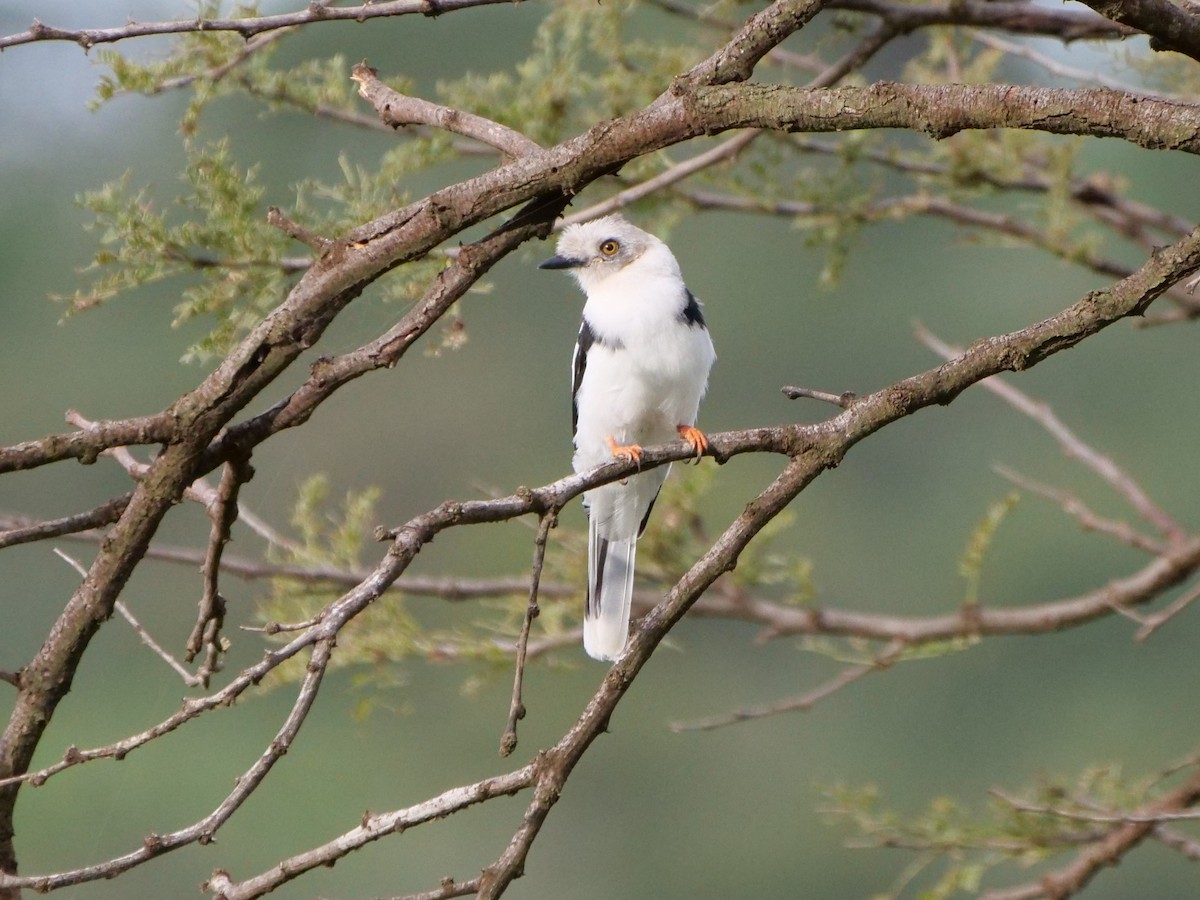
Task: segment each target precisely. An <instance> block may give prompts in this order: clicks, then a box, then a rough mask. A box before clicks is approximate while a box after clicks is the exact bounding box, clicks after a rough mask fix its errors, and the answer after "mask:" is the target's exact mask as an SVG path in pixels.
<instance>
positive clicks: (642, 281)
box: [538, 215, 717, 660]
mask: <svg viewBox="0 0 1200 900" xmlns="http://www.w3.org/2000/svg"><path fill="white" fill-rule="evenodd" d="M538 268H541V269H563V270H566V271H568V272H569V273H570V274H571V275H572V276H574V278H575V280H576V282H578V284H579V287H580V288H581V289H582V290H583V293H584V295H585V297H586V300H585V302H584V306H583V321H582V323H581V324H580V327H579V338H578V340H577V342H576V344H575V352H574V354H573V356H572V362H571V425H572V431H573V436H574V447H575V453H574V456H573V458H572V467H573V468H574V470H575V471H576V472H586V471H589V470H591V469H593V468H595V467H596V466H599V465H601V464H603V463H606V462H611V461H612V460H613V459H614V458H616V459H622V460H626V461H629V462H640V461H641V457H642V446H643V445H647V444H657V443H663V442H666V441H670V440H673V439H676V438H682V439H683V440H684V441H686V442H687V443H688V444H689V445H690V446H691V448H692V451H693V453H694V454H695V457H696V459H697V461H699V459H700V457H701V456H703V454H704V452H705V451H706V450H707V449H708V439H707V437H705V435H704V433H703V432H701V431H700V430H699V429H698V428H696V427H695V426H696V416H697V414H698V412H699V409H700V400H701V398H702V397H703V396H704V393H705V391H706V390H707V389H708V375H709V371H710V370H711V368H712V365H713V363H714V362H715V361H716V358H717V356H716V351H715V350H714V349H713V343H712V338H711V337H710V336H709V333H708V327H707V325H706V324H705V321H704V315H703V313H702V311H701V307H700V303H699V301H697V300H696V297H695V296H694V295H693V294H692V292H691V291H689V290H688V288H687V286H686V285H685V284H684V280H683V275H682V273H681V272H680V269H679V263H678V262H677V261H676V259H675V255H674V254H673V253H672V252H671V250H670V248H669V247H667V245H666V244H665V243H663V242H662V241H661V240H659V239H658V238H657V237H655V236H654V235H652V234H649V233H648V232H645V231H643V230H642V229H640V228H638V227H637V226H636V225H634V224H632V223H631V222H629V221H628V220H627V219H626V218H625V217H624V216H621V215H609V216H605V217H603V218H599V219H593V220H592V221H589V222H583V223H577V224H572V225H568V226H567V227H566V228H564V229H563V231H562V234H561V236H560V237H559V241H558V245H557V247H556V254H555V255H554V256H553V257H551V258H550V259H547V260H546V261H545V262H543V263H541V264H540V265H539V267H538ZM669 469H670V466H659V467H657V468H655V469H650V470H648V471H645V472H638V473H637V474H634V475H631V476H629V477H628V478H626V479H624V480H622V481H619V482H613V483H610V484H606V485H604V486H602V487H598V488H593V489H592V490H590V491H587V492H586V493H585V494H584V500H583V505H584V509H585V510H586V511H587V514H588V584H587V601H586V605H585V607H584V619H583V646H584V650H585V651H586V652H587V654H588V655H589V656H591V657H593V658H594V659H599V660H615V659H617V658H619V657H620V655H621V653H622V652H623V651H624V649H625V646H626V644H627V642H628V639H629V614H630V604H631V601H632V598H633V571H634V563H635V560H636V556H637V541H638V538H639V537H640V536H641V534H642V532H643V531H644V530H645V528H646V522H647V521H648V520H649V518H650V511H651V509H652V508H653V507H654V501H655V499H656V498H657V497H658V492H659V490H660V489H661V488H662V485H663V482H664V481H665V480H666V478H667V473H668V471H669Z"/></svg>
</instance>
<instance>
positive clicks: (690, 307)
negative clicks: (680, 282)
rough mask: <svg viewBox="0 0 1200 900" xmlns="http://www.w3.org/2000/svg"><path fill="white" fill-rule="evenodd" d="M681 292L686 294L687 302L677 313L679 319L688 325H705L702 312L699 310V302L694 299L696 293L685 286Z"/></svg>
mask: <svg viewBox="0 0 1200 900" xmlns="http://www.w3.org/2000/svg"><path fill="white" fill-rule="evenodd" d="M683 292H684V293H685V294H687V304H686V305H685V306H684V307H683V310H682V311H681V312H680V313H679V320H680V321H681V322H683V323H684V324H685V325H688V326H692V325H699V326H700V327H701V328H703V327H705V326H704V313H702V312H700V303H699V301H697V300H696V295H695V294H693V293H692V292H691V291H689V290H688V289H687V288H684V289H683Z"/></svg>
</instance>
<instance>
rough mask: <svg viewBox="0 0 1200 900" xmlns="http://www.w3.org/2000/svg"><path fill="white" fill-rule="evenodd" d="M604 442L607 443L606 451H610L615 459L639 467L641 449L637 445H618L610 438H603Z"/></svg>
mask: <svg viewBox="0 0 1200 900" xmlns="http://www.w3.org/2000/svg"><path fill="white" fill-rule="evenodd" d="M605 440H606V441H608V449H609V450H611V451H612V455H613V456H615V457H617V459H623V460H625V462H632V463H638V464H639V465H641V462H642V448H641V447H639V446H638V445H637V444H618V443H617V442H616V441H614V440H613V439H612V438H611V437H608V438H605Z"/></svg>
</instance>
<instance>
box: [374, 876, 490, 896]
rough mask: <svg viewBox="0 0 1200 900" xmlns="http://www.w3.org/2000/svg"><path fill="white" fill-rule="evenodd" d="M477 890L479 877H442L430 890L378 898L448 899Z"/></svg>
mask: <svg viewBox="0 0 1200 900" xmlns="http://www.w3.org/2000/svg"><path fill="white" fill-rule="evenodd" d="M478 890H479V879H478V878H469V879H467V880H466V881H455V880H454V879H453V878H446V879H443V881H442V884H441V886H440V887H436V888H434V889H433V890H432V891H421V892H420V893H418V894H405V895H404V896H403V897H388V898H380V900H449V898H450V897H466V896H467V895H468V894H474V893H475V892H476V891H478Z"/></svg>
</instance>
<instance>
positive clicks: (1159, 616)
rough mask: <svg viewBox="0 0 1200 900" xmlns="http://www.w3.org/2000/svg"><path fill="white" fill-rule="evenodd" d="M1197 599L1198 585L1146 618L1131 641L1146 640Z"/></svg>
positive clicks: (1198, 594)
mask: <svg viewBox="0 0 1200 900" xmlns="http://www.w3.org/2000/svg"><path fill="white" fill-rule="evenodd" d="M1197 598H1200V584H1198V585H1196V586H1195V587H1194V588H1192V589H1191V590H1190V591H1186V592H1185V593H1183V594H1181V595H1180V596H1179V597H1178V598H1177V599H1176V600H1175V601H1174V602H1172V603H1171V604H1169V605H1168V606H1166V607H1164V608H1163V609H1162V610H1161V611H1159V612H1157V613H1154V614H1153V615H1149V616H1146V617H1145V619H1144V621H1143V623H1142V627H1141V628H1139V629H1138V631H1137V633H1136V634H1135V635H1134V636H1133V639H1134V640H1135V641H1144V640H1146V638H1148V637H1150V635H1152V634H1154V632H1156V631H1158V629H1159V628H1161V627H1162V626H1163V625H1165V624H1166V623H1167V622H1169V621H1170V620H1171V619H1173V618H1175V616H1177V615H1179V614H1180V613H1181V612H1183V611H1184V610H1185V609H1187V608H1188V607H1189V606H1191V605H1192V603H1194V602H1195V601H1196V600H1197Z"/></svg>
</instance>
